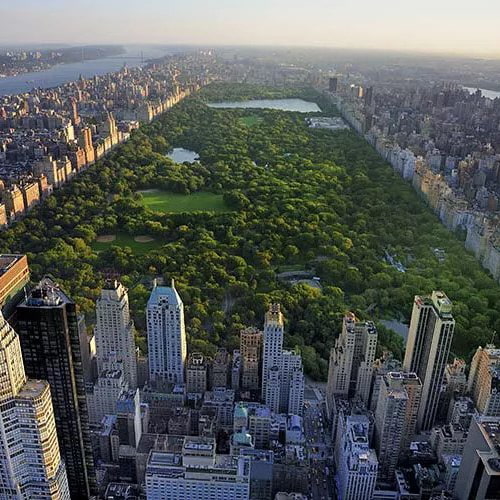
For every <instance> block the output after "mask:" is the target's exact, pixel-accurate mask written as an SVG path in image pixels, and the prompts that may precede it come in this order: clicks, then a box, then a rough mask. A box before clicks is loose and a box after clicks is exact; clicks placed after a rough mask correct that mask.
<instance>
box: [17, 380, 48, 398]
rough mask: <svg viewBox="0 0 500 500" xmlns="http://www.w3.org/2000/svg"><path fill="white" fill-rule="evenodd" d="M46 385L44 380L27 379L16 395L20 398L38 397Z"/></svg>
mask: <svg viewBox="0 0 500 500" xmlns="http://www.w3.org/2000/svg"><path fill="white" fill-rule="evenodd" d="M48 386H49V384H48V382H46V381H45V380H35V379H28V381H27V382H26V383H25V384H24V386H23V388H22V389H21V390H20V391H19V393H18V394H17V397H18V398H22V399H34V398H38V397H40V395H41V394H42V393H43V392H44V391H45V390H46V389H47V387H48Z"/></svg>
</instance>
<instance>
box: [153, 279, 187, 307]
mask: <svg viewBox="0 0 500 500" xmlns="http://www.w3.org/2000/svg"><path fill="white" fill-rule="evenodd" d="M160 302H167V304H168V305H173V306H181V305H182V300H181V298H180V296H179V294H178V293H177V290H176V289H175V286H174V283H173V281H172V286H171V287H169V286H157V285H156V281H155V283H154V288H153V291H152V292H151V295H150V297H149V300H148V306H149V305H157V304H159V303H160Z"/></svg>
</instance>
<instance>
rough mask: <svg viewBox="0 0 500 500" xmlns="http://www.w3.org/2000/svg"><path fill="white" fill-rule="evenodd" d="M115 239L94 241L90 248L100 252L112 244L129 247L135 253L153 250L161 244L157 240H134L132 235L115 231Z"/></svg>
mask: <svg viewBox="0 0 500 500" xmlns="http://www.w3.org/2000/svg"><path fill="white" fill-rule="evenodd" d="M114 236H115V239H114V240H112V241H94V242H93V243H92V248H93V249H94V251H96V252H102V251H104V250H107V249H108V248H110V247H112V246H117V247H130V248H131V249H132V251H133V252H134V253H136V254H139V255H140V254H143V253H147V252H150V251H151V250H155V249H156V248H159V247H160V246H161V242H160V241H157V240H153V241H148V242H143V243H141V242H139V241H135V240H134V236H130V235H129V234H125V233H117V234H116V235H114Z"/></svg>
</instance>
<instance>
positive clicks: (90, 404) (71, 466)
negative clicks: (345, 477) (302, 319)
mask: <svg viewBox="0 0 500 500" xmlns="http://www.w3.org/2000/svg"><path fill="white" fill-rule="evenodd" d="M0 263H1V268H0V293H1V295H0V297H1V299H2V310H3V313H2V316H1V317H0V332H1V336H0V342H1V345H0V347H1V351H0V363H1V365H2V366H1V368H2V369H1V372H0V373H1V380H0V382H1V394H0V424H1V426H0V427H1V428H2V433H1V439H0V462H1V466H2V471H1V474H0V497H1V498H16V499H18V498H19V499H21V498H22V499H38V498H40V499H42V498H43V499H59V498H61V499H69V498H72V499H75V498H93V497H95V498H113V499H116V498H137V497H138V496H140V497H141V498H147V499H158V500H160V499H165V498H171V499H181V498H191V499H192V498H199V499H205V498H207V497H208V498H227V499H242V500H244V499H249V498H274V494H275V493H278V492H279V491H280V490H283V491H290V485H291V484H293V481H292V482H289V481H288V478H289V476H290V473H291V472H290V471H292V470H293V469H294V467H296V468H297V470H298V473H297V478H296V479H295V481H299V477H300V474H302V475H303V474H304V470H303V464H302V463H301V461H302V460H303V444H304V433H303V421H302V420H303V419H302V411H303V405H304V384H305V382H304V373H303V368H302V361H301V357H300V354H299V353H297V352H294V351H287V350H285V349H283V337H284V317H283V314H282V312H281V310H280V307H279V305H278V304H273V305H271V307H270V308H269V311H268V312H267V313H266V317H265V320H264V328H263V330H259V329H257V328H255V327H249V328H246V329H243V330H242V331H241V335H240V348H239V349H237V350H234V351H233V352H232V353H230V352H228V351H226V350H224V349H219V350H218V351H217V352H216V354H215V356H214V357H213V359H212V358H211V357H209V356H206V355H204V354H202V353H200V352H197V351H193V352H191V351H190V349H189V342H188V340H187V337H186V330H185V325H184V306H183V303H182V299H181V297H180V295H179V293H178V292H177V290H176V288H175V286H174V284H173V283H172V285H171V286H169V287H167V286H161V285H158V284H157V283H156V282H155V283H154V284H153V290H152V292H151V296H150V298H149V301H148V304H147V308H146V324H147V336H148V355H147V357H145V356H143V355H140V354H139V352H138V350H137V348H136V345H135V335H136V330H135V327H134V323H133V321H132V320H131V317H130V310H129V303H128V294H127V290H126V288H125V287H124V286H123V285H122V284H121V283H119V282H118V281H115V280H108V281H107V282H106V283H105V285H104V287H103V289H102V291H101V296H100V297H99V299H98V300H97V303H96V311H95V326H94V328H93V330H92V332H89V331H88V329H87V328H86V325H85V320H84V318H83V317H82V316H80V315H79V314H78V313H77V309H76V305H75V303H74V302H73V301H72V300H71V299H70V298H69V297H68V296H67V295H66V294H65V293H64V291H63V290H62V289H61V288H60V287H59V286H58V284H57V283H56V282H54V281H53V280H52V279H51V278H48V277H46V278H43V279H42V280H41V281H40V282H39V283H37V284H35V285H33V286H32V285H30V283H29V268H28V264H27V260H26V257H25V256H22V255H3V256H0ZM266 377H267V378H268V382H272V383H270V384H265V383H264V379H265V378H266ZM272 377H274V379H273V378H272ZM120 495H121V496H120ZM134 495H137V496H136V497H134ZM299 498H300V497H299Z"/></svg>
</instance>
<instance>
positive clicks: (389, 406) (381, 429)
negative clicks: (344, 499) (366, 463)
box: [375, 374, 408, 483]
mask: <svg viewBox="0 0 500 500" xmlns="http://www.w3.org/2000/svg"><path fill="white" fill-rule="evenodd" d="M390 375H391V374H388V375H387V376H385V377H384V378H383V380H382V383H381V385H380V393H379V397H378V403H377V409H376V410H375V449H376V450H377V456H378V460H379V469H378V474H379V479H380V480H381V481H383V482H389V483H392V482H393V480H394V472H395V470H396V465H397V463H398V460H399V455H400V451H401V443H402V440H403V432H404V427H405V418H406V411H407V405H408V394H407V392H406V391H405V390H404V388H403V387H400V386H396V387H393V386H392V385H391V381H390Z"/></svg>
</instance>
